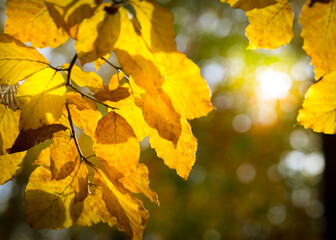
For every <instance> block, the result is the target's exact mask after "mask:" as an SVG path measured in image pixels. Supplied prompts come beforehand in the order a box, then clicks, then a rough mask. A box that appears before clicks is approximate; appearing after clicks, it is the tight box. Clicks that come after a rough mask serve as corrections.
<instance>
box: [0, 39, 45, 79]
mask: <svg viewBox="0 0 336 240" xmlns="http://www.w3.org/2000/svg"><path fill="white" fill-rule="evenodd" d="M47 66H48V61H47V60H46V59H45V58H44V57H43V56H42V55H41V54H40V53H39V52H38V51H37V50H36V49H35V48H32V47H27V46H26V45H24V44H23V43H21V42H20V41H18V40H16V39H15V38H13V37H11V36H9V35H7V34H0V84H6V85H12V84H16V83H17V82H19V81H21V80H23V79H25V78H27V77H29V76H30V75H32V74H34V73H35V72H37V71H40V70H41V69H43V68H45V67H47Z"/></svg>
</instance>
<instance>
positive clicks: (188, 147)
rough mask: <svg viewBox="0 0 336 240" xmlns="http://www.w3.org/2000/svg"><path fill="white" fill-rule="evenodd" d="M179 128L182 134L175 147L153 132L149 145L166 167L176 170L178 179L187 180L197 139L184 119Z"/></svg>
mask: <svg viewBox="0 0 336 240" xmlns="http://www.w3.org/2000/svg"><path fill="white" fill-rule="evenodd" d="M181 126H182V132H181V136H180V138H179V140H178V143H177V145H176V147H175V146H174V144H173V143H172V142H170V141H167V140H166V139H164V138H162V137H160V136H159V135H158V134H157V133H156V132H154V131H151V133H150V137H149V143H150V144H151V146H152V147H153V148H154V149H155V151H156V153H157V155H158V156H159V157H160V158H162V159H163V160H164V162H165V164H166V165H167V166H168V167H170V168H173V169H176V172H177V174H178V175H179V176H180V177H182V178H184V179H187V178H188V176H189V172H190V170H191V168H192V166H193V165H194V163H195V153H196V149H197V139H196V138H195V137H194V135H193V134H192V132H191V127H190V125H189V123H188V122H187V121H186V120H185V119H181Z"/></svg>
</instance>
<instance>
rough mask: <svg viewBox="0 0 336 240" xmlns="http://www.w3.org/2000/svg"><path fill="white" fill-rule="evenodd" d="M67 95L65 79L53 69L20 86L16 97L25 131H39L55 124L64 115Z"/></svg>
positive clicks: (34, 76) (44, 70) (30, 78)
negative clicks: (38, 129) (43, 127)
mask: <svg viewBox="0 0 336 240" xmlns="http://www.w3.org/2000/svg"><path fill="white" fill-rule="evenodd" d="M65 93H66V88H65V81H64V78H63V77H62V75H61V74H60V73H59V72H56V71H55V70H53V69H51V68H46V69H43V70H41V71H39V72H37V73H35V74H34V75H33V76H31V77H29V78H28V79H27V80H26V81H25V82H24V83H23V84H22V85H21V86H20V88H19V90H18V93H17V96H16V97H17V100H18V103H19V107H20V109H21V120H22V127H23V129H37V128H39V127H41V126H43V125H49V124H54V123H55V121H56V120H57V119H59V118H60V117H61V115H62V111H63V106H64V104H65V101H66V96H65Z"/></svg>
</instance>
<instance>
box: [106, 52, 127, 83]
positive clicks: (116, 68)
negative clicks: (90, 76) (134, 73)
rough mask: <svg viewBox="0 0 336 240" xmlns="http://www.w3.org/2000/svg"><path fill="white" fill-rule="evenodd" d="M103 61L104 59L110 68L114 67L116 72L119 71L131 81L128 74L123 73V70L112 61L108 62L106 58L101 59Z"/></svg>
mask: <svg viewBox="0 0 336 240" xmlns="http://www.w3.org/2000/svg"><path fill="white" fill-rule="evenodd" d="M101 59H103V60H104V61H105V62H107V63H108V64H109V65H110V66H112V67H113V68H114V69H115V70H117V71H118V72H121V73H123V74H124V77H125V78H126V79H127V81H129V76H127V74H126V73H125V72H124V71H123V69H122V68H121V67H117V66H116V65H114V64H113V63H111V62H110V61H108V60H107V59H106V58H104V57H101Z"/></svg>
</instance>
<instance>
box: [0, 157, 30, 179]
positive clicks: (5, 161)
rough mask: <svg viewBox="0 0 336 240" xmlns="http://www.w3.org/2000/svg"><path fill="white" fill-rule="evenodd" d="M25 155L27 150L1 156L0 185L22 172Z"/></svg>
mask: <svg viewBox="0 0 336 240" xmlns="http://www.w3.org/2000/svg"><path fill="white" fill-rule="evenodd" d="M25 155H26V151H24V152H18V153H13V154H7V153H6V154H5V155H1V156H0V169H1V174H0V185H2V184H4V183H5V182H7V181H9V180H11V179H12V178H13V177H15V176H16V175H17V174H19V173H20V172H21V170H22V167H23V158H24V157H25Z"/></svg>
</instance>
